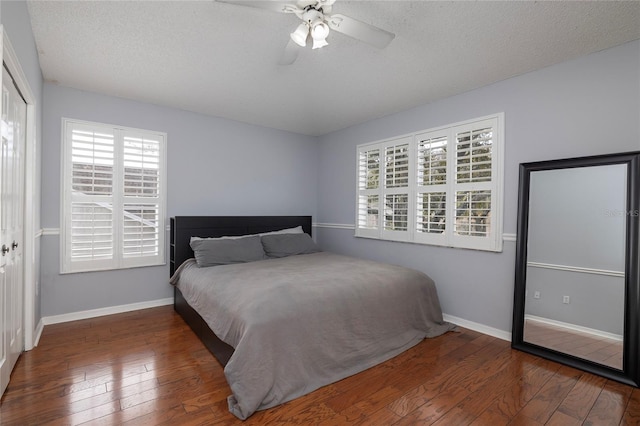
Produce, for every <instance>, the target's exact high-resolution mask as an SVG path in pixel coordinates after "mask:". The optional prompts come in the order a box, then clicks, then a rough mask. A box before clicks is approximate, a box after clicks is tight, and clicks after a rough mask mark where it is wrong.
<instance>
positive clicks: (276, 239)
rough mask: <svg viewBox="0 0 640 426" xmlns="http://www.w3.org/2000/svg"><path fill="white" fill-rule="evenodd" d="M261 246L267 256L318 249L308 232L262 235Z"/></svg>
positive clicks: (310, 251) (303, 252)
mask: <svg viewBox="0 0 640 426" xmlns="http://www.w3.org/2000/svg"><path fill="white" fill-rule="evenodd" d="M262 246H263V247H264V252H265V253H266V254H267V256H269V257H287V256H293V255H296V254H310V253H317V252H319V251H320V248H318V246H317V245H316V243H315V242H314V241H313V240H312V239H311V237H310V236H309V234H276V235H264V236H263V237H262Z"/></svg>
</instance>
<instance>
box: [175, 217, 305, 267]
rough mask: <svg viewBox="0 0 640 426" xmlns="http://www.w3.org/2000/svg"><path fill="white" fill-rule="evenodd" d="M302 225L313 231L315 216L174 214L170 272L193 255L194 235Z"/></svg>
mask: <svg viewBox="0 0 640 426" xmlns="http://www.w3.org/2000/svg"><path fill="white" fill-rule="evenodd" d="M296 226H302V229H303V230H304V232H306V233H307V234H309V235H312V234H311V216H175V217H172V218H171V242H170V245H169V252H170V254H169V261H170V266H169V269H170V271H169V273H170V276H171V275H173V273H174V272H175V270H176V268H177V267H178V266H180V265H181V264H182V262H184V261H185V260H187V259H190V258H192V257H193V250H191V246H190V245H189V241H190V240H191V237H223V236H231V235H247V234H259V233H262V232H269V231H278V230H280V229H285V228H294V227H296Z"/></svg>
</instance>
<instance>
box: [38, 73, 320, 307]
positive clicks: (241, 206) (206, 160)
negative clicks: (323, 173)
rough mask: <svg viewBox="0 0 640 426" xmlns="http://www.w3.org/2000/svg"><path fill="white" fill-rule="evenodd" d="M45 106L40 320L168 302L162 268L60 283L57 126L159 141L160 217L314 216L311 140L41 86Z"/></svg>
mask: <svg viewBox="0 0 640 426" xmlns="http://www.w3.org/2000/svg"><path fill="white" fill-rule="evenodd" d="M44 99H45V105H44V120H43V131H44V137H43V157H44V158H45V161H44V162H43V165H42V176H43V179H42V207H43V215H42V226H43V228H45V231H48V232H45V236H44V237H43V241H42V315H43V316H49V315H58V314H65V313H72V312H77V311H83V310H89V309H97V308H103V307H110V306H117V305H124V304H130V303H136V302H144V301H152V300H157V299H162V298H167V297H172V295H173V292H172V289H171V288H170V286H169V284H168V278H169V277H168V274H169V269H168V266H160V267H147V268H136V269H128V270H121V271H108V272H92V273H79V274H65V275H61V274H59V270H60V267H59V264H60V253H59V252H60V250H59V244H60V242H59V235H57V234H56V231H57V230H58V228H59V226H60V144H61V141H60V137H61V136H60V135H61V118H62V117H68V118H75V119H79V120H87V121H97V122H103V123H108V124H117V125H122V126H129V127H136V128H142V129H149V130H155V131H161V132H166V133H167V144H168V151H167V153H168V155H167V163H168V205H167V211H168V215H169V216H175V215H278V214H287V215H289V214H290V215H313V216H314V218H315V216H316V202H317V180H318V173H317V170H318V166H317V161H316V160H317V153H318V144H317V140H316V138H312V137H307V136H302V135H299V134H294V133H288V132H283V131H279V130H273V129H267V128H263V127H258V126H252V125H247V124H242V123H238V122H235V121H230V120H225V119H221V118H214V117H208V116H204V115H199V114H195V113H190V112H186V111H182V110H178V109H172V108H164V107H159V106H154V105H149V104H144V103H139V102H133V101H129V100H125V99H120V98H114V97H109V96H103V95H98V94H94V93H88V92H83V91H79V90H75V89H69V88H65V87H60V86H56V85H53V84H48V83H47V84H45V86H44ZM167 224H168V222H167ZM167 237H168V233H167ZM167 241H168V238H167ZM167 253H168V251H167Z"/></svg>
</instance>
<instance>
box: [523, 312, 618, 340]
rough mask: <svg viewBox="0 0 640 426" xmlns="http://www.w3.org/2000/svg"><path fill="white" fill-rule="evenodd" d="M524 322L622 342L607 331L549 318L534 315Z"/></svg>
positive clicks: (527, 316) (616, 335) (525, 317)
mask: <svg viewBox="0 0 640 426" xmlns="http://www.w3.org/2000/svg"><path fill="white" fill-rule="evenodd" d="M524 319H525V320H529V321H535V322H540V323H543V324H549V325H555V326H556V327H560V328H566V329H567V330H572V331H578V332H581V333H585V334H589V335H591V336H595V337H604V338H606V339H611V340H615V341H617V342H622V341H623V340H624V337H623V336H621V335H619V334H614V333H609V332H607V331H602V330H596V329H595V328H589V327H583V326H581V325H575V324H570V323H567V322H562V321H556V320H552V319H549V318H543V317H537V316H535V315H528V314H527V315H525V316H524Z"/></svg>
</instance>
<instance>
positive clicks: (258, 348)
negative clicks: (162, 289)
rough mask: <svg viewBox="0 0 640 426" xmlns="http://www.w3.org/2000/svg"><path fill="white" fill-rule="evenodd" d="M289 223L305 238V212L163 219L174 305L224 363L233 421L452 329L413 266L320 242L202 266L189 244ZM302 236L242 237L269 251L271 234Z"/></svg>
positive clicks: (308, 219) (275, 228)
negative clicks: (297, 250)
mask: <svg viewBox="0 0 640 426" xmlns="http://www.w3.org/2000/svg"><path fill="white" fill-rule="evenodd" d="M297 227H300V228H298V229H301V231H303V232H304V233H306V234H308V235H306V236H304V237H305V238H308V239H309V240H310V238H309V236H310V235H311V232H312V229H311V217H309V216H266V217H265V216H242V217H229V216H224V217H220V216H213V217H207V216H178V217H174V218H172V219H171V242H170V257H171V259H170V262H171V263H170V272H171V283H172V284H174V291H175V303H174V306H175V310H176V311H177V312H178V313H179V314H180V315H181V316H182V317H183V318H184V319H185V321H186V322H187V324H189V326H190V327H191V328H192V329H193V331H194V332H195V333H196V334H197V335H198V336H199V337H200V339H201V340H202V341H203V343H204V344H205V346H206V347H207V348H208V349H209V350H210V351H211V352H212V353H213V355H214V356H215V357H216V359H217V360H218V361H219V362H220V364H221V365H222V366H224V372H225V376H226V378H227V382H228V383H229V386H230V387H231V391H232V393H233V394H232V395H231V396H229V398H228V403H229V410H230V411H231V412H232V413H233V414H234V415H235V416H237V417H238V418H240V419H246V418H248V417H249V416H250V415H251V414H253V413H254V412H255V411H257V410H262V409H266V408H270V407H274V406H276V405H279V404H282V403H284V402H286V401H289V400H292V399H294V398H297V397H299V396H301V395H304V394H307V393H309V392H311V391H313V390H315V389H318V388H320V387H322V386H324V385H327V384H329V383H333V382H335V381H338V380H341V379H343V378H345V377H348V376H350V375H353V374H356V373H358V372H361V371H363V370H365V369H367V368H370V367H372V366H374V365H376V364H379V363H381V362H384V361H386V360H388V359H390V358H392V357H394V356H396V355H398V354H400V353H402V352H404V351H405V350H407V349H409V348H410V347H412V346H414V345H416V344H417V343H419V342H420V341H421V340H422V339H424V338H425V337H435V336H438V335H441V334H443V333H445V332H446V331H448V330H451V329H452V328H453V327H454V326H453V325H452V324H449V323H446V322H444V321H443V319H442V312H441V309H440V305H439V301H438V298H437V293H436V289H435V285H434V283H433V281H432V280H431V279H430V278H429V277H428V276H426V275H425V274H423V273H421V272H418V271H415V270H411V269H407V268H402V267H399V266H393V265H387V264H383V263H379V262H372V261H367V260H362V259H356V258H352V257H347V256H341V255H337V254H334V253H328V252H322V251H319V250H308V251H305V252H304V253H305V254H299V255H293V256H287V255H286V254H285V255H283V256H281V257H277V258H265V259H259V260H255V261H251V262H245V263H233V264H223V265H219V266H212V267H200V266H198V263H197V262H196V261H195V260H194V257H198V259H199V261H198V262H201V261H202V258H201V257H199V256H201V252H199V249H197V250H196V253H195V255H194V252H193V250H192V249H191V246H190V241H191V238H192V237H200V238H216V237H222V236H225V237H226V236H243V235H256V234H264V233H268V232H270V231H279V230H282V229H291V228H297ZM302 237H303V236H302V235H298V236H295V237H294V236H262V237H250V238H245V239H243V240H244V241H247V243H248V242H251V244H254V243H255V241H256V238H257V240H258V241H262V244H263V247H264V249H265V251H266V252H267V253H268V254H270V255H273V254H274V253H277V252H274V251H273V250H272V249H273V247H272V246H271V245H270V244H271V241H276V242H278V241H285V242H286V241H289V240H291V241H293V240H296V241H298V240H300V239H301V238H302ZM267 241H269V244H267ZM218 243H219V242H216V244H218ZM223 243H224V244H236V243H226V242H223ZM278 244H280V242H278ZM310 244H311V245H314V244H313V243H310ZM269 250H272V251H269ZM278 256H279V255H278ZM201 265H202V264H201Z"/></svg>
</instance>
